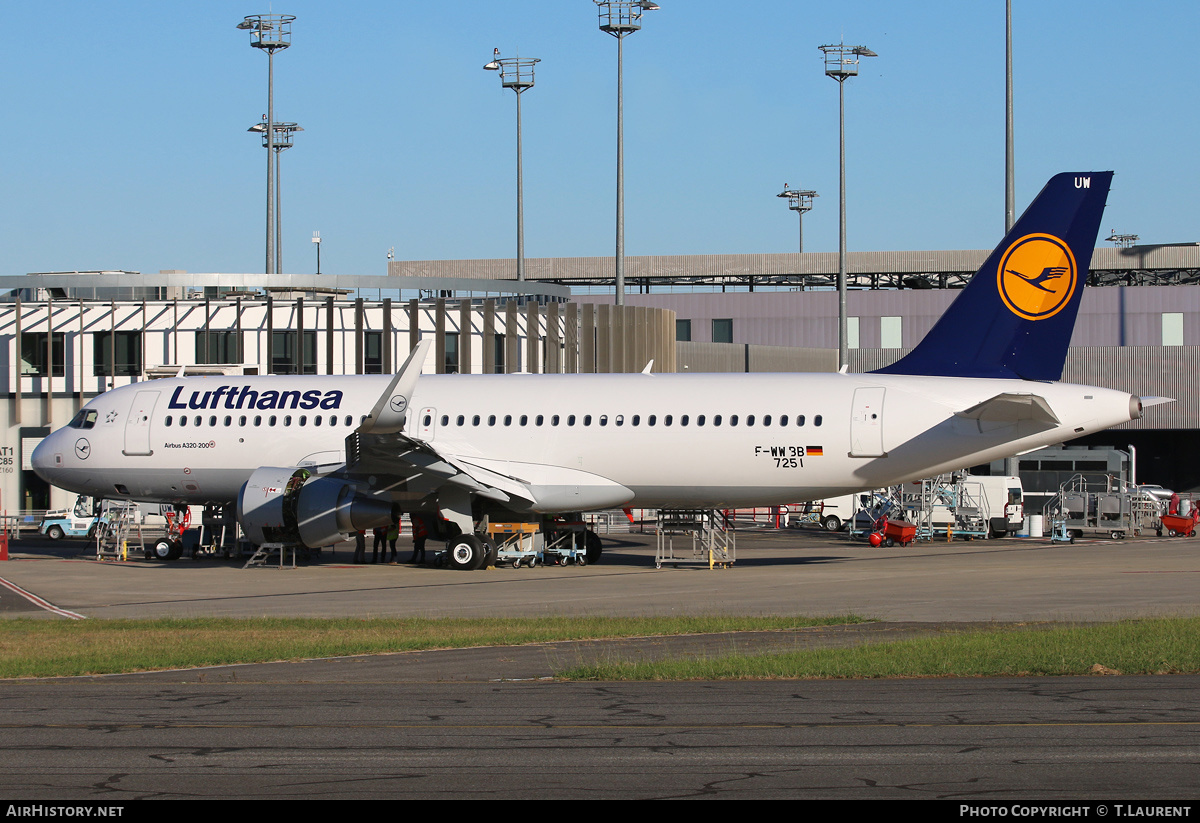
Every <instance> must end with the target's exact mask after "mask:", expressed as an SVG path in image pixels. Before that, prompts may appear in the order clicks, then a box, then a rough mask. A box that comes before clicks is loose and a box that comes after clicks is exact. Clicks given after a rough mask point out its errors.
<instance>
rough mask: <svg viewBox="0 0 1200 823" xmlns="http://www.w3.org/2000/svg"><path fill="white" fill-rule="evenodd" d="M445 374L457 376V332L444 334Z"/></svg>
mask: <svg viewBox="0 0 1200 823" xmlns="http://www.w3.org/2000/svg"><path fill="white" fill-rule="evenodd" d="M443 362H444V363H445V364H446V368H445V373H446V374H458V332H456V331H451V332H446V359H445V360H444V361H443Z"/></svg>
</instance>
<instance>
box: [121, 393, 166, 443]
mask: <svg viewBox="0 0 1200 823" xmlns="http://www.w3.org/2000/svg"><path fill="white" fill-rule="evenodd" d="M157 402H158V392H156V391H140V392H138V393H137V394H136V395H134V397H133V405H131V406H130V407H129V416H128V417H127V418H126V419H125V449H124V451H123V452H122V454H125V455H134V454H147V455H148V454H154V450H153V449H151V448H150V418H151V417H152V415H153V414H154V404H155V403H157Z"/></svg>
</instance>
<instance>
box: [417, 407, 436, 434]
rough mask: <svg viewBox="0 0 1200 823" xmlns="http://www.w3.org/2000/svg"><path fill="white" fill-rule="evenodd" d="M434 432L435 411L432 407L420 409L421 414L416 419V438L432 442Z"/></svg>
mask: <svg viewBox="0 0 1200 823" xmlns="http://www.w3.org/2000/svg"><path fill="white" fill-rule="evenodd" d="M436 430H437V409H434V408H432V407H430V408H425V409H421V414H420V415H419V416H418V417H417V437H419V438H421V439H422V440H427V441H428V440H432V439H433V433H434V431H436Z"/></svg>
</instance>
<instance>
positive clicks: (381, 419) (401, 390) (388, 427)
mask: <svg viewBox="0 0 1200 823" xmlns="http://www.w3.org/2000/svg"><path fill="white" fill-rule="evenodd" d="M431 345H433V344H432V343H431V342H430V341H429V340H422V341H421V342H420V343H418V344H417V345H416V347H415V348H414V349H413V350H412V351H411V352H410V353H409V355H408V359H407V360H405V361H404V365H403V366H401V367H400V371H398V372H396V376H395V377H393V378H392V382H391V383H389V384H388V387H387V390H386V391H385V392H384V393H383V394H381V395H380V396H379V399H378V400H376V401H375V408H373V409H371V413H370V414H369V415H367V419H366V420H364V421H363V424H362V425H361V426H359V427H358V429H356V431H359V432H361V433H363V434H394V433H395V432H398V431H403V429H404V421H405V420H406V419H407V417H408V401H409V400H410V399H412V393H413V389H414V388H416V385H417V378H418V377H420V376H421V367H422V366H424V365H425V358H426V357H427V356H428V355H429V347H430V346H431Z"/></svg>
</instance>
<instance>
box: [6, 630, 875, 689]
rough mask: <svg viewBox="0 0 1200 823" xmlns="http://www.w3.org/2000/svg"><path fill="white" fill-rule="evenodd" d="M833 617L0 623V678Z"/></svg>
mask: <svg viewBox="0 0 1200 823" xmlns="http://www.w3.org/2000/svg"><path fill="white" fill-rule="evenodd" d="M859 622H863V621H862V619H861V618H859V617H855V616H852V615H843V616H835V617H811V618H810V617H721V616H712V617H537V618H500V617H497V618H412V619H383V618H379V619H340V620H322V619H317V618H244V619H239V618H197V619H175V618H165V619H155V620H78V621H51V620H29V619H16V620H3V621H0V678H12V677H63V676H74V675H87V674H113V673H118V672H135V671H152V670H156V669H182V668H192V667H197V666H218V665H225V664H230V663H262V662H268V661H276V660H302V659H305V658H314V657H338V656H344V655H356V654H379V653H384V652H398V651H416V650H421V649H448V648H465V647H471V646H513V645H520V644H523V643H539V642H542V643H545V642H552V641H557V640H598V639H605V638H614V637H650V636H656V635H677V634H706V633H711V632H732V631H771V630H779V629H796V628H802V627H805V626H825V625H837V624H844V623H859Z"/></svg>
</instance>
